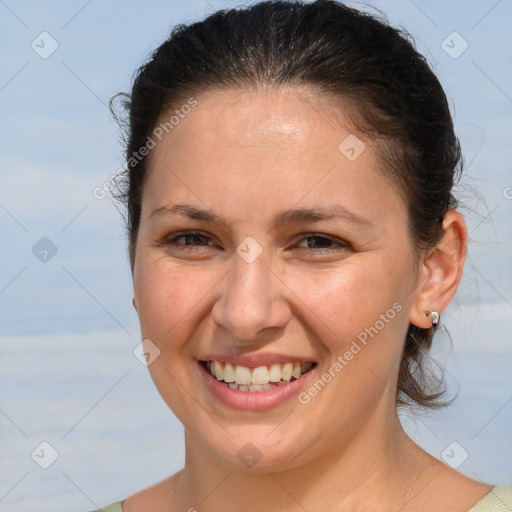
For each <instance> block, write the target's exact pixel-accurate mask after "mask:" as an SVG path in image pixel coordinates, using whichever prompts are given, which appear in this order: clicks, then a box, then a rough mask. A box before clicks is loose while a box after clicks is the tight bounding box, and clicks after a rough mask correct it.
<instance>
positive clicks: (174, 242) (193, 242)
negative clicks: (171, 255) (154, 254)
mask: <svg viewBox="0 0 512 512" xmlns="http://www.w3.org/2000/svg"><path fill="white" fill-rule="evenodd" d="M180 240H183V242H181V241H180ZM208 241H210V239H209V238H208V237H207V236H206V235H203V234H202V233H198V232H196V231H189V232H183V233H178V234H176V235H172V236H170V237H168V238H166V240H165V244H166V245H171V246H173V248H178V249H195V248H197V247H205V246H208ZM201 242H203V244H202V243H201Z"/></svg>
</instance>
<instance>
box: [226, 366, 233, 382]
mask: <svg viewBox="0 0 512 512" xmlns="http://www.w3.org/2000/svg"><path fill="white" fill-rule="evenodd" d="M224 382H235V369H234V368H233V365H232V364H230V363H226V364H225V365H224Z"/></svg>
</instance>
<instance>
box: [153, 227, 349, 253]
mask: <svg viewBox="0 0 512 512" xmlns="http://www.w3.org/2000/svg"><path fill="white" fill-rule="evenodd" d="M187 236H199V237H202V238H206V239H208V240H209V237H208V236H206V235H205V234H203V233H201V232H199V231H183V232H181V233H177V234H175V235H172V236H170V237H167V238H166V239H165V240H164V241H163V244H164V245H165V246H167V245H169V244H172V243H175V242H176V240H178V239H179V238H182V237H187ZM311 238H313V239H317V240H318V239H320V240H324V241H328V242H332V243H334V244H337V245H338V247H335V248H326V247H322V248H318V249H316V250H315V249H314V248H310V247H300V249H302V250H306V251H308V250H310V251H314V252H317V253H320V254H322V253H332V252H339V251H342V250H346V249H349V248H350V245H349V244H348V243H347V242H344V241H342V240H337V239H335V238H332V237H329V236H326V235H323V234H321V233H305V234H304V236H302V237H301V239H300V242H302V241H303V240H307V239H311ZM179 246H181V247H179ZM177 247H178V248H179V250H186V251H192V252H194V251H198V250H201V249H199V247H204V246H190V245H186V244H178V246H177Z"/></svg>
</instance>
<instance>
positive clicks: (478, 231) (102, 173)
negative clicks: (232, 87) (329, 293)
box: [0, 0, 512, 511]
mask: <svg viewBox="0 0 512 512" xmlns="http://www.w3.org/2000/svg"><path fill="white" fill-rule="evenodd" d="M246 3H254V2H246ZM349 4H350V5H353V6H356V7H360V8H363V9H368V10H370V11H372V9H371V8H369V7H368V4H371V5H373V6H375V7H377V8H378V9H380V10H382V12H384V13H385V14H386V16H387V17H388V19H389V21H390V23H391V24H393V25H395V26H402V27H403V28H405V29H406V30H407V31H408V32H410V34H411V35H412V36H413V37H414V39H415V41H416V45H417V48H418V49H419V51H420V52H421V53H423V54H424V55H425V56H426V57H427V59H428V61H429V63H430V64H431V66H432V67H433V69H434V71H435V72H436V74H437V75H438V77H439V79H440V81H441V83H442V85H443V87H444V89H445V91H446V94H447V96H448V99H449V102H450V106H451V108H452V113H453V118H454V123H455V129H456V132H457V134H458V136H459V138H460V140H461V144H462V149H463V153H464V157H465V163H466V165H465V169H464V173H463V177H462V178H461V180H460V182H459V183H458V185H457V186H456V189H455V194H456V196H457V197H458V198H459V199H460V200H461V202H462V207H461V212H462V213H463V214H464V215H465V217H466V220H467V223H468V228H469V233H470V244H469V255H468V260H467V263H466V269H465V273H464V277H463V280H462V282H461V285H460V288H459V291H458V292H457V295H456V297H455V299H454V300H453V302H452V304H451V305H450V307H449V308H448V310H447V311H446V312H445V314H444V315H443V322H444V325H445V327H446V329H448V333H449V335H450V336H451V338H452V345H453V346H452V347H449V343H450V342H449V338H448V334H446V335H443V334H441V335H440V336H439V341H438V343H437V347H435V350H437V351H438V353H439V355H440V357H441V358H442V361H446V362H447V364H449V365H451V366H449V369H450V371H451V373H452V375H451V376H450V381H449V383H450V386H451V388H450V389H452V390H456V389H458V387H460V388H461V397H460V405H456V406H455V407H454V408H453V409H452V411H451V412H448V413H447V412H445V413H443V414H444V416H442V417H441V419H440V417H437V416H436V418H434V419H431V418H428V417H423V419H421V420H418V424H417V425H416V426H415V425H413V424H412V423H411V425H410V427H409V428H410V429H411V432H414V435H415V436H417V439H418V441H419V442H422V443H424V445H425V446H426V447H428V448H429V449H431V450H433V451H436V450H437V452H436V456H439V454H440V453H441V452H442V450H443V447H444V446H445V445H448V442H449V441H451V440H452V438H453V437H454V435H453V432H459V433H460V436H459V437H461V438H462V437H464V436H465V439H466V438H467V439H466V444H467V445H469V444H471V447H472V450H473V451H472V452H471V453H472V454H474V456H473V458H471V457H470V458H469V459H468V461H469V462H468V463H466V466H461V470H464V471H466V472H467V473H468V474H471V473H472V472H473V473H476V474H478V475H482V478H483V479H484V480H486V479H487V481H489V480H492V479H494V480H496V481H498V480H499V481H502V482H503V484H508V485H512V463H510V461H511V460H512V439H511V435H510V432H511V431H512V428H511V427H512V413H511V409H512V403H511V402H509V400H512V385H511V380H510V377H508V376H507V374H510V373H512V372H510V369H511V368H512V359H511V356H512V350H511V345H512V344H511V343H510V332H511V329H510V328H511V325H512V245H511V241H512V222H510V221H511V218H512V170H511V162H512V144H511V142H510V141H511V140H512V139H511V135H512V33H511V31H510V19H512V2H511V1H510V0H500V1H496V0H490V1H483V0H482V1H467V0H466V1H420V0H415V1H412V0H400V1H398V0H397V1H391V0H389V1H388V0H385V1H384V0H381V1H374V2H369V3H368V4H367V3H363V2H350V3H349ZM239 5H242V2H237V1H220V0H219V1H216V0H187V1H184V0H181V1H173V0H168V1H153V2H151V1H148V2H141V1H126V2H124V1H100V0H92V1H85V0H84V1H74V0H71V1H66V2H47V1H38V2H35V1H32V2H21V1H20V2H18V1H13V0H10V1H9V0H6V1H0V47H1V48H2V54H1V56H0V59H1V66H0V112H1V115H0V179H1V186H0V242H1V245H0V247H1V262H2V264H1V265H0V355H1V356H2V359H1V360H0V370H1V377H0V379H1V380H0V384H1V385H2V389H3V390H7V391H6V392H3V393H2V395H1V396H0V428H1V430H0V432H1V433H2V434H3V435H2V439H9V440H10V441H9V443H10V444H9V446H8V447H7V448H8V449H7V448H6V446H5V444H3V445H2V447H1V449H2V450H3V451H5V450H7V452H8V453H9V457H10V458H8V459H4V461H3V462H1V463H0V464H7V463H6V462H5V460H8V461H10V462H9V468H8V471H7V472H4V471H3V469H4V468H3V467H1V466H0V470H2V471H0V474H1V473H3V474H4V476H3V477H1V479H0V508H2V500H3V506H4V507H7V508H5V510H12V511H18V510H19V511H22V510H29V506H32V505H34V504H38V505H41V504H44V505H48V504H49V503H51V504H52V506H53V507H54V509H55V510H60V509H62V510H70V508H69V506H70V504H72V505H73V506H74V507H75V509H80V507H82V509H83V510H87V507H89V508H94V507H92V505H91V496H92V494H93V492H92V489H93V488H94V487H95V486H96V487H97V491H95V492H97V495H96V498H94V499H92V501H93V502H95V501H101V500H102V499H103V500H108V499H109V498H110V497H111V494H112V492H113V491H112V489H111V488H109V487H108V486H105V487H102V486H101V485H100V483H101V480H102V479H98V478H96V479H95V478H94V475H93V474H92V472H91V471H88V470H87V467H85V466H84V467H82V466H80V467H78V468H77V467H75V466H72V464H76V458H74V457H72V456H69V457H68V459H67V460H69V464H70V466H68V465H66V464H64V462H62V464H63V465H62V466H61V469H60V470H55V466H52V468H53V469H52V468H49V469H48V470H46V472H45V471H42V470H40V468H38V467H37V466H35V464H34V462H33V460H31V459H30V457H29V456H28V455H27V456H25V455H26V453H28V452H30V450H31V449H32V448H35V447H36V446H37V445H38V443H39V442H41V441H42V440H43V439H50V438H51V439H54V441H53V444H59V443H60V444H61V447H62V453H64V452H66V450H67V452H66V453H73V454H74V453H79V452H80V450H79V446H84V445H87V446H88V447H89V448H88V455H87V457H86V460H87V461H88V467H95V468H96V466H94V463H93V462H92V461H93V460H98V458H100V459H102V460H105V457H106V455H104V454H105V453H106V452H108V453H109V457H111V458H113V460H119V464H120V465H121V467H123V466H124V469H123V471H124V472H123V473H121V474H119V475H118V477H116V478H113V481H115V482H118V484H116V485H118V487H116V489H117V492H119V493H120V494H122V493H123V492H125V491H126V492H128V489H130V488H131V489H133V487H134V486H135V487H136V486H137V485H139V483H140V474H139V473H137V471H136V468H133V467H131V466H130V464H129V463H127V460H133V461H137V460H144V461H145V463H146V462H147V464H148V465H150V466H151V467H152V468H155V469H154V472H151V471H149V472H148V473H147V474H146V475H145V476H144V478H145V477H147V478H148V479H149V478H153V480H152V481H155V479H156V477H157V476H159V475H163V474H164V467H165V468H167V469H169V468H171V469H172V468H174V467H176V468H178V467H179V464H180V461H181V460H182V456H183V454H182V452H180V451H179V450H181V447H180V443H179V436H180V435H181V434H180V428H181V427H180V425H179V424H178V422H177V421H176V420H175V418H173V417H172V415H170V414H169V413H168V412H167V411H166V410H165V407H164V406H163V405H162V404H160V402H159V401H158V397H157V396H156V391H154V390H153V389H152V385H151V382H150V379H149V377H148V376H147V374H146V373H145V369H144V368H140V366H141V365H140V364H139V363H138V362H137V360H136V359H135V358H134V357H133V354H132V351H133V349H134V347H135V346H136V345H137V343H138V342H139V341H140V339H139V336H140V333H139V330H138V321H137V317H136V315H135V312H134V310H133V308H132V306H131V298H132V283H131V274H130V269H129V264H128V259H127V251H126V235H125V232H124V226H123V221H122V218H121V215H120V214H119V212H118V211H117V209H116V207H115V205H114V203H113V202H112V200H111V199H110V197H109V196H108V194H106V195H105V197H103V196H102V194H98V189H99V190H101V189H103V188H104V187H106V184H108V182H109V179H110V178H111V177H112V176H113V175H114V174H115V173H116V172H117V171H118V170H119V168H120V167H121V166H122V164H123V162H122V153H121V150H122V147H121V144H120V138H119V131H118V127H117V125H116V123H115V121H114V120H113V118H112V116H111V114H110V111H109V109H108V101H109V98H110V97H111V96H112V95H114V94H115V93H117V92H119V91H128V90H129V88H130V85H131V80H132V77H133V74H134V72H135V71H136V69H137V68H138V66H140V65H141V64H142V63H143V62H144V60H145V59H146V58H147V56H148V54H149V52H150V51H152V50H153V49H154V48H156V46H158V44H160V43H161V42H163V40H164V39H165V38H166V37H167V36H168V34H169V32H170V29H171V28H172V27H173V26H174V25H175V24H177V23H186V22H191V21H195V20H198V19H200V18H202V17H204V16H205V15H207V14H209V13H211V12H213V11H214V10H217V9H220V8H226V7H235V6H239ZM95 191H96V193H95ZM103 352H105V354H103ZM98 354H103V355H104V356H105V357H104V358H103V357H102V358H100V359H101V360H100V361H99V360H98ZM107 362H108V364H107ZM102 365H103V366H102ZM123 365H124V366H123ZM113 368H114V370H113ZM89 369H90V371H89ZM126 372H128V373H127V374H126V377H122V376H123V375H124V374H125V373H126ZM118 378H120V379H121V380H120V381H119V382H120V384H116V386H117V387H114V388H112V390H113V391H110V389H111V386H112V385H113V384H114V383H115V382H117V379H118ZM123 386H124V387H123ZM125 388H126V389H125ZM123 389H124V391H125V392H126V393H135V396H137V397H138V398H139V397H140V401H141V403H137V405H134V404H133V403H130V402H129V401H127V399H128V396H129V395H126V396H124V395H123V393H121V390H123ZM141 390H144V392H146V393H147V395H143V394H142V391H141ZM116 393H117V394H116ZM123 396H124V398H123ZM132 396H134V395H133V394H132ZM148 396H151V397H152V398H151V399H150V398H147V397H148ZM100 397H104V398H101V400H103V402H101V401H100V402H101V403H100V402H98V404H99V405H94V404H96V402H97V401H98V399H100ZM114 397H116V400H117V401H114ZM108 400H113V402H112V404H114V405H112V407H113V408H114V409H115V410H116V411H117V412H118V413H119V416H115V417H114V416H112V415H109V410H110V411H111V410H112V409H109V407H107V405H105V404H106V403H109V402H108ZM36 404H39V405H36ZM41 404H46V405H45V408H44V409H43V408H41V407H42V405H41ZM102 404H103V405H104V408H102ZM34 408H36V410H37V413H35V412H34ZM89 410H90V411H89ZM87 411H89V412H88V413H87V415H86V416H85V419H84V420H83V421H82V422H81V423H80V425H79V426H78V427H77V428H76V429H75V430H74V431H73V433H72V434H69V435H66V436H65V437H64V438H63V437H62V436H63V435H64V434H65V433H66V431H67V426H71V425H73V423H74V420H73V418H72V417H73V415H74V416H75V419H76V420H78V419H79V418H80V417H81V416H82V415H83V414H85V413H86V412H87ZM123 415H126V417H127V418H130V427H129V428H127V429H126V431H123V436H125V437H123V439H125V441H126V443H127V444H128V445H129V444H130V438H131V437H130V436H133V435H135V432H137V435H138V436H142V437H140V438H139V440H140V451H139V452H135V453H132V454H130V455H129V456H128V455H126V452H125V451H122V450H120V449H119V454H118V455H117V453H118V452H117V451H116V450H117V449H118V448H116V447H113V446H112V445H111V444H108V443H109V439H110V438H111V437H112V432H115V429H116V428H117V427H116V421H118V420H119V418H121V417H125V416H123ZM465 415H468V416H467V417H466V416H465ZM68 416H69V417H68ZM93 417H94V418H95V419H94V420H93ZM51 418H58V420H52V419H51ZM150 418H154V422H155V424H154V425H153V426H151V419H150ZM490 418H492V422H491V423H489V425H490V426H489V427H486V429H487V430H483V431H482V434H481V435H480V434H479V436H478V437H475V438H474V439H473V440H472V441H470V440H471V439H472V438H471V436H472V435H473V434H474V433H475V432H477V431H478V429H479V428H480V427H481V426H482V425H484V424H485V423H486V422H487V421H488V420H489V419H490ZM87 421H90V422H92V423H91V424H90V425H89V427H90V429H91V430H87V428H86V427H85V424H86V423H87ZM429 422H433V423H429ZM468 422H470V424H471V429H469V430H468V429H467V428H466V427H465V425H467V424H468ZM146 423H148V424H146ZM156 424H157V425H156ZM102 425H103V426H104V427H105V429H104V430H102ZM117 425H119V424H118V423H117ZM425 425H426V426H425ZM432 425H435V428H434V427H433V426H432ZM107 427H108V428H107ZM153 427H154V436H155V437H152V436H151V435H149V434H148V436H149V437H148V436H146V437H144V436H145V435H146V434H144V433H145V432H148V429H149V430H150V431H151V429H152V428H153ZM493 428H495V429H496V430H492V429H493ZM166 429H167V430H166ZM507 429H508V433H507ZM20 431H21V432H23V433H24V434H21V433H20ZM470 431H471V433H470ZM165 432H172V435H169V434H167V436H168V437H169V444H166V445H165V450H167V451H166V453H167V454H170V453H171V449H170V447H171V445H172V446H173V447H175V450H176V451H173V452H172V453H174V454H176V453H177V454H179V455H177V456H176V457H175V458H174V459H173V461H172V463H170V464H169V465H166V463H165V462H164V461H160V460H159V462H158V463H157V464H155V462H154V460H155V459H154V457H159V456H158V453H159V452H158V450H159V446H160V444H158V443H156V441H155V439H156V438H157V437H156V436H157V434H158V435H161V436H165V435H166V434H165ZM486 432H487V434H486ZM73 435H74V436H76V437H75V438H73ZM45 436H46V437H45ZM109 436H110V437H109ZM450 436H451V437H450ZM479 439H482V441H481V442H480V441H479ZM66 443H67V444H66ZM103 443H106V445H104V444H103ZM503 443H504V444H505V446H503ZM27 450H28V452H27ZM109 450H111V451H109ZM470 451H471V450H470ZM113 453H114V455H112V454H113ZM490 454H492V455H490ZM116 457H117V458H116ZM123 457H133V459H126V458H123ZM82 458H83V454H82ZM171 458H172V457H171ZM60 460H61V461H64V460H65V457H64V456H61V457H60ZM73 460H74V461H75V462H73ZM471 460H474V461H475V462H474V466H468V465H467V464H469V463H470V462H471ZM100 466H101V465H100ZM100 466H98V471H101V469H100ZM70 468H72V469H74V470H75V472H74V476H71V473H72V471H71V469H70ZM53 470H55V471H61V473H63V472H65V474H66V475H67V476H66V477H64V476H63V475H62V474H61V473H59V475H60V476H59V479H60V480H59V479H57V480H58V481H59V482H60V483H58V484H55V485H56V487H55V489H54V492H53V494H51V489H52V487H51V486H50V487H49V488H48V482H47V481H46V480H45V479H49V481H50V480H51V481H52V482H55V481H57V480H55V478H54V479H53V480H52V479H51V478H50V477H49V476H48V475H49V474H50V473H49V472H50V471H53ZM24 474H25V475H26V476H23V475H24ZM52 474H53V473H52ZM21 477H23V479H22V480H20V481H19V482H18V480H19V479H20V478H21ZM473 478H475V476H474V475H473ZM30 479H32V483H30V482H31V480H30ZM71 480H72V481H73V482H74V484H71ZM77 482H79V483H77ZM80 482H82V483H83V482H87V483H88V484H89V486H90V488H89V491H88V492H85V491H84V492H82V493H81V494H80V493H78V491H77V490H76V489H77V487H80V488H81V487H83V485H81V484H80ZM150 483H151V481H149V482H147V484H148V485H149V484H150ZM43 484H44V485H43ZM52 485H53V484H52ZM64 485H69V488H70V490H69V494H65V493H64V492H63V490H62V489H63V487H62V486H64ZM13 486H14V487H13ZM30 486H32V488H37V489H40V490H41V493H42V494H37V493H36V494H37V495H33V494H31V492H30V491H29V490H27V489H28V488H29V487H30ZM43 489H50V490H47V491H44V492H43ZM45 492H46V494H44V493H45ZM6 493H7V494H6ZM84 494H86V495H87V496H88V498H87V499H86V498H85V497H84ZM56 495H57V496H59V498H57V497H56ZM3 497H4V498H5V499H4V498H3ZM119 497H122V496H119ZM79 499H83V500H84V501H83V502H79V501H74V500H79ZM45 500H46V501H45ZM52 500H53V501H52ZM59 500H60V501H59ZM88 500H89V501H88ZM103 504H105V502H103ZM59 507H60V508H59ZM2 510H3V508H2Z"/></svg>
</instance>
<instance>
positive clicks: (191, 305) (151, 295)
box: [134, 257, 222, 351]
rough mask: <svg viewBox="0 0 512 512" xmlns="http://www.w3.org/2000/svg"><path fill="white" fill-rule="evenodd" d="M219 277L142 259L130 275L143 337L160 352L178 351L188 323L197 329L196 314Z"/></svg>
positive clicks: (184, 339)
mask: <svg viewBox="0 0 512 512" xmlns="http://www.w3.org/2000/svg"><path fill="white" fill-rule="evenodd" d="M221 277H222V276H221V275H220V274H219V275H218V273H217V272H214V271H213V270H206V269H204V270H203V271H198V269H193V270H191V269H184V268H183V267H178V266H175V265H169V262H164V259H162V260H150V259H149V258H148V259H146V260H144V257H142V258H141V259H140V260H139V265H138V267H137V268H136V272H135V273H134V291H135V296H136V298H137V303H138V314H139V319H140V327H141V334H142V336H143V338H149V339H151V340H152V341H153V342H154V343H155V344H156V345H157V346H158V347H159V348H160V350H166V351H170V350H173V349H175V348H178V347H179V344H180V343H181V340H183V342H185V341H186V340H187V334H191V333H189V332H188V331H187V332H185V330H186V329H187V328H189V326H192V323H195V325H196V328H197V323H198V322H199V321H200V319H198V318H197V314H198V312H201V311H203V310H204V304H205V303H206V302H205V301H208V291H213V289H214V286H215V283H216V282H218V281H219V279H220V278H221ZM205 311H206V310H205ZM206 314H207V312H206ZM169 340H175V341H176V342H177V343H169Z"/></svg>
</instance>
